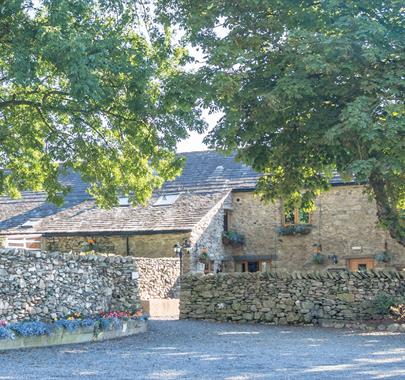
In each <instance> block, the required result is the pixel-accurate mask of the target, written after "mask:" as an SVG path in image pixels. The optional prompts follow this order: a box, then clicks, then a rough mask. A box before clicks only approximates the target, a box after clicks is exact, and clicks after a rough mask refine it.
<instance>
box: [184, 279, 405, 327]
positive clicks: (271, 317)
mask: <svg viewBox="0 0 405 380" xmlns="http://www.w3.org/2000/svg"><path fill="white" fill-rule="evenodd" d="M382 293H385V294H388V295H391V296H393V297H402V299H403V297H405V274H402V273H400V272H388V271H384V272H378V271H371V272H367V273H359V272H358V273H348V272H345V271H342V272H334V273H329V272H307V273H304V272H295V273H291V274H290V273H283V272H280V273H220V274H217V275H210V276H204V275H197V274H193V275H192V274H190V275H187V276H185V277H184V278H183V279H182V284H181V297H180V318H183V319H208V320H215V321H234V322H264V323H275V324H282V325H285V324H305V323H314V324H317V323H321V322H322V323H324V322H326V321H334V322H339V323H340V327H342V326H343V325H342V322H346V321H363V320H368V319H370V318H375V316H376V315H375V309H373V300H374V299H375V297H376V296H377V295H379V294H382Z"/></svg>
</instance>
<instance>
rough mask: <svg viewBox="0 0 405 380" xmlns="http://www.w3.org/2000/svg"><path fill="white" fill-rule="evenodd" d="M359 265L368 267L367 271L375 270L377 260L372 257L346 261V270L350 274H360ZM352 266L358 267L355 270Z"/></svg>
mask: <svg viewBox="0 0 405 380" xmlns="http://www.w3.org/2000/svg"><path fill="white" fill-rule="evenodd" d="M359 265H366V270H369V269H374V268H375V260H374V259H373V258H372V257H353V258H351V259H346V268H347V269H348V270H349V271H350V272H358V271H359V270H360V269H358V267H359ZM351 266H356V267H357V269H355V270H353V268H351Z"/></svg>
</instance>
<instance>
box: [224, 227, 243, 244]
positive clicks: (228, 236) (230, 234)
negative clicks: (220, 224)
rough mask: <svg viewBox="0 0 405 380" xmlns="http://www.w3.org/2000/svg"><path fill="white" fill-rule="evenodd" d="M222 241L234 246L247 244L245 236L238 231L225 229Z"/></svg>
mask: <svg viewBox="0 0 405 380" xmlns="http://www.w3.org/2000/svg"><path fill="white" fill-rule="evenodd" d="M222 242H223V243H224V244H225V245H231V246H232V247H241V246H243V245H245V237H244V236H243V235H242V234H240V233H239V232H236V231H225V232H224V233H223V235H222Z"/></svg>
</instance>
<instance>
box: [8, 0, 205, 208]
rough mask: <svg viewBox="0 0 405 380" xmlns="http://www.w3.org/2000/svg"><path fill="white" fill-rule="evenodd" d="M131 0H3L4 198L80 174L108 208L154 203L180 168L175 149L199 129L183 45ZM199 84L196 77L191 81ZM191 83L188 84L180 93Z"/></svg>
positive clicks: (54, 192)
mask: <svg viewBox="0 0 405 380" xmlns="http://www.w3.org/2000/svg"><path fill="white" fill-rule="evenodd" d="M150 11H151V10H150V9H147V8H144V3H143V2H142V3H141V2H137V1H134V2H127V1H125V0H122V1H120V0H76V1H71V0H38V1H30V0H9V1H5V2H4V1H2V2H1V4H0V194H7V195H11V196H19V194H20V192H21V191H23V190H45V191H46V192H47V193H48V198H49V199H50V200H51V201H54V202H56V203H60V202H61V201H62V197H63V195H64V194H65V193H66V192H67V191H68V190H69V189H67V188H64V187H62V186H61V185H60V184H59V183H58V175H59V174H60V173H61V172H63V171H64V170H67V169H69V168H70V169H73V170H75V171H79V172H80V173H81V175H82V177H83V178H84V179H85V180H86V181H88V182H89V183H90V184H91V186H90V189H89V192H90V193H91V194H92V195H93V196H95V197H96V200H97V202H98V204H99V205H101V206H104V207H109V206H113V205H116V204H117V203H118V202H117V195H119V194H123V195H124V194H125V195H129V198H130V201H131V202H132V203H139V202H144V201H145V200H146V199H147V198H148V197H149V196H150V195H151V192H152V191H153V189H155V188H157V187H159V186H161V185H162V183H163V182H164V181H165V180H168V179H173V178H174V177H175V176H176V175H178V174H179V172H180V168H181V165H182V161H181V159H180V158H178V157H176V156H175V153H174V150H175V146H176V143H177V142H178V140H179V139H181V138H184V137H186V136H187V128H189V126H193V128H194V129H197V130H201V129H202V128H203V127H204V125H203V123H202V122H201V121H196V120H197V117H198V116H199V111H198V110H194V109H193V108H192V103H191V102H190V99H189V97H190V91H191V90H190V89H191V88H192V87H188V85H187V84H188V83H190V82H192V81H190V82H188V81H186V80H185V79H186V78H187V75H186V74H184V73H183V72H182V71H180V69H179V64H180V63H181V62H183V60H184V59H185V57H184V49H182V48H180V47H179V46H175V45H174V44H173V43H172V42H171V36H170V33H169V32H168V31H167V30H165V29H164V28H163V27H162V26H161V25H158V24H151V17H150V16H149V14H150ZM190 86H191V85H190ZM180 89H181V91H180Z"/></svg>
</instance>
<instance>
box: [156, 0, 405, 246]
mask: <svg viewBox="0 0 405 380" xmlns="http://www.w3.org/2000/svg"><path fill="white" fill-rule="evenodd" d="M160 3H161V12H162V13H163V15H164V17H163V18H165V19H170V20H171V22H177V23H179V25H181V26H182V27H184V29H185V31H186V38H187V42H188V43H191V44H193V45H195V46H198V47H200V49H202V51H203V52H204V54H205V57H206V65H205V66H204V67H202V68H201V69H200V70H199V72H198V73H197V74H196V77H197V78H199V80H200V81H201V88H204V92H202V93H201V94H200V95H199V96H200V97H201V99H202V101H203V102H205V104H206V105H208V106H211V107H212V109H218V110H221V111H222V112H223V113H224V116H223V118H222V119H221V120H220V122H219V123H218V124H217V126H216V127H215V129H214V130H213V131H212V132H211V134H210V136H209V137H208V138H207V141H208V142H209V143H210V144H211V146H212V147H214V148H217V149H220V150H223V151H225V152H231V151H233V150H236V151H237V153H238V158H239V159H240V160H242V161H244V162H245V163H247V164H250V165H252V166H253V168H254V169H256V170H258V171H261V172H263V173H264V177H263V178H262V179H261V180H260V182H259V184H258V192H259V194H260V195H261V196H262V198H264V199H269V200H274V199H277V198H285V201H286V204H287V205H290V206H293V205H294V206H295V207H297V206H299V205H300V204H301V206H304V208H307V209H309V208H311V207H313V200H314V197H315V196H316V195H317V194H318V193H319V192H320V191H324V190H327V189H328V187H329V184H328V179H329V178H330V177H331V173H332V172H333V170H337V171H339V172H341V173H348V174H349V177H351V176H352V175H353V174H354V175H355V176H356V179H357V181H359V182H362V183H364V182H367V183H368V184H369V191H370V193H373V194H374V197H375V199H376V201H377V203H380V206H381V203H384V204H385V206H384V207H382V206H381V207H380V206H378V207H379V209H380V210H382V208H384V209H385V212H383V213H382V212H380V213H379V218H380V220H381V222H383V224H385V225H386V226H387V227H388V228H389V229H390V232H391V234H392V235H393V236H395V237H396V238H397V240H398V241H400V242H402V243H404V239H405V231H404V229H403V227H401V226H402V224H401V223H400V219H399V211H398V209H399V208H401V207H402V206H401V205H403V204H404V193H405V178H404V174H403V173H404V168H405V155H404V153H403V152H404V136H405V125H404V122H405V108H404V101H403V94H404V92H405V91H404V90H405V88H404V85H403V78H404V76H405V72H404V67H405V65H404V63H405V47H404V38H403V36H404V32H405V30H404V28H405V26H404V20H405V14H404V8H403V4H402V2H400V1H396V0H394V1H390V2H388V3H387V2H383V1H381V0H372V1H366V0H360V1H359V0H357V1H345V2H341V1H334V0H329V1H323V2H313V1H301V2H298V3H297V2H296V1H289V0H287V1H277V0H267V1H256V2H255V1H238V3H237V4H235V3H231V2H212V1H199V2H198V4H197V2H189V1H171V0H161V1H160ZM208 10H209V11H208ZM219 26H222V27H224V28H225V29H226V33H222V34H220V33H218V32H217V31H218V28H219ZM207 84H208V85H207ZM319 173H324V174H326V173H328V174H327V175H325V176H323V175H320V174H319ZM375 176H377V177H378V178H379V179H382V181H383V187H384V189H383V190H384V191H378V193H379V194H380V195H382V194H385V195H383V198H380V197H377V195H376V193H377V191H376V190H375V187H376V186H373V184H372V181H371V180H372V178H374V177H375ZM380 190H381V189H380ZM398 226H400V227H398Z"/></svg>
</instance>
